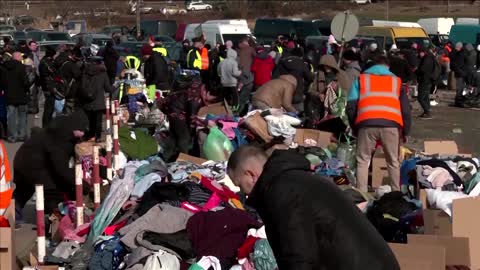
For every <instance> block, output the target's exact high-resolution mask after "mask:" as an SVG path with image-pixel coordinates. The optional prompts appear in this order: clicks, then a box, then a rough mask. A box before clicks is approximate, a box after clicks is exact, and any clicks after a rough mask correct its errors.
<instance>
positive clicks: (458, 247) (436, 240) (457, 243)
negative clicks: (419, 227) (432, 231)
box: [408, 234, 470, 265]
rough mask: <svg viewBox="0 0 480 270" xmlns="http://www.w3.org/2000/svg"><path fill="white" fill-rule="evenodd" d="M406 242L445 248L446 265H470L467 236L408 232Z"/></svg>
mask: <svg viewBox="0 0 480 270" xmlns="http://www.w3.org/2000/svg"><path fill="white" fill-rule="evenodd" d="M408 244H413V245H425V246H440V247H443V248H445V256H446V257H445V262H446V265H470V249H469V241H468V238H465V237H451V236H441V235H422V234H409V235H408Z"/></svg>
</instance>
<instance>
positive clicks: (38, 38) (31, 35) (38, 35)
mask: <svg viewBox="0 0 480 270" xmlns="http://www.w3.org/2000/svg"><path fill="white" fill-rule="evenodd" d="M27 36H28V38H29V39H31V40H35V41H42V37H44V33H43V32H28V34H27Z"/></svg>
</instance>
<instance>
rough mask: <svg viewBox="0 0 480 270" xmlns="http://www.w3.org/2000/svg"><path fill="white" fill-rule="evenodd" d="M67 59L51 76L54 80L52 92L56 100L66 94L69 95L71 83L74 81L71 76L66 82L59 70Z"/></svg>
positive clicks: (63, 97)
mask: <svg viewBox="0 0 480 270" xmlns="http://www.w3.org/2000/svg"><path fill="white" fill-rule="evenodd" d="M67 62H69V61H65V62H64V63H63V64H62V65H61V66H60V67H59V68H58V69H57V70H56V71H55V74H54V77H53V81H54V88H53V94H54V97H55V99H56V100H62V99H65V97H66V96H69V95H70V92H71V90H72V85H73V83H74V82H75V79H74V78H72V79H71V80H70V82H68V81H67V80H66V79H65V78H64V76H63V74H62V72H61V70H62V68H63V67H64V66H65V64H66V63H67Z"/></svg>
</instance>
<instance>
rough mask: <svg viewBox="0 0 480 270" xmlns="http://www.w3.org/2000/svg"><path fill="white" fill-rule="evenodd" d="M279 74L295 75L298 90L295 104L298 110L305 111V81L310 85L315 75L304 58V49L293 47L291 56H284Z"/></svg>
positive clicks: (294, 99)
mask: <svg viewBox="0 0 480 270" xmlns="http://www.w3.org/2000/svg"><path fill="white" fill-rule="evenodd" d="M277 72H278V75H288V74H290V75H293V76H294V77H295V79H297V90H296V91H295V96H294V97H293V106H295V108H296V109H297V111H298V112H303V111H304V106H303V101H304V94H305V90H306V89H305V83H306V84H307V85H309V84H310V83H311V82H312V81H313V79H314V75H313V73H312V72H311V71H310V68H309V65H308V63H306V62H305V60H303V49H302V48H298V47H297V48H293V49H292V51H291V54H290V56H288V57H285V58H282V59H281V60H280V63H279V64H278V67H277Z"/></svg>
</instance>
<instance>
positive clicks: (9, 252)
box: [0, 199, 15, 270]
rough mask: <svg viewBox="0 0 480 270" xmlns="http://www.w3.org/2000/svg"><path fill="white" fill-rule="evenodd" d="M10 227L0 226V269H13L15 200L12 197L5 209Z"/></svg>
mask: <svg viewBox="0 0 480 270" xmlns="http://www.w3.org/2000/svg"><path fill="white" fill-rule="evenodd" d="M4 217H5V218H7V219H8V223H10V227H8V228H4V227H1V228H0V269H2V270H11V269H15V241H14V234H15V200H13V199H12V201H11V202H10V205H9V206H8V208H7V209H6V211H5V215H4Z"/></svg>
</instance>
